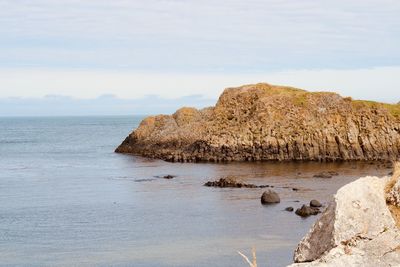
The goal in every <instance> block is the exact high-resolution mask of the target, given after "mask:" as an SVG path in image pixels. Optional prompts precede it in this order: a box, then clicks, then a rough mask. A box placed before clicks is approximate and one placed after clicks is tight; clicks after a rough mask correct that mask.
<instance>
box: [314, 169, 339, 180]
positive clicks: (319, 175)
mask: <svg viewBox="0 0 400 267" xmlns="http://www.w3.org/2000/svg"><path fill="white" fill-rule="evenodd" d="M337 175H339V173H337V172H335V171H328V172H320V173H317V174H315V175H314V178H332V177H333V176H337Z"/></svg>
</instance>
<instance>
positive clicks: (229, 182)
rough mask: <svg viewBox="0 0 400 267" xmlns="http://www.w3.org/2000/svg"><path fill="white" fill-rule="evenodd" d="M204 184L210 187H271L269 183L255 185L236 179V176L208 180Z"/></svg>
mask: <svg viewBox="0 0 400 267" xmlns="http://www.w3.org/2000/svg"><path fill="white" fill-rule="evenodd" d="M204 186H208V187H220V188H226V187H231V188H265V187H269V185H255V184H246V183H244V182H242V181H240V180H237V179H235V178H234V177H226V178H220V179H219V180H217V181H208V182H206V183H205V184H204Z"/></svg>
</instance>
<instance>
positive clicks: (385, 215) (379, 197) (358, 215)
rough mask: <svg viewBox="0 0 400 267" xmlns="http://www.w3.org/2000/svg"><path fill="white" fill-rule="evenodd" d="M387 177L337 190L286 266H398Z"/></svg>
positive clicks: (397, 234)
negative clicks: (386, 196) (292, 260)
mask: <svg viewBox="0 0 400 267" xmlns="http://www.w3.org/2000/svg"><path fill="white" fill-rule="evenodd" d="M389 180H390V179H389V177H385V178H378V177H365V178H360V179H358V180H357V181H355V182H352V183H350V184H348V185H345V186H344V187H342V188H341V189H339V191H338V192H337V194H336V195H335V197H334V201H333V202H332V203H331V204H330V205H329V206H328V208H327V209H326V211H325V212H324V213H323V214H322V216H321V217H320V218H319V219H318V220H317V222H316V223H315V224H314V225H313V226H312V228H311V230H310V232H309V233H308V234H307V235H306V236H305V237H304V238H303V240H302V241H301V242H300V243H299V245H298V246H297V248H296V251H295V254H294V261H295V262H297V264H293V265H290V266H291V267H311V266H321V267H322V266H326V267H329V266H349V267H351V266H371V267H372V266H400V231H399V229H398V227H397V226H396V222H395V220H394V218H393V216H392V214H391V212H390V211H389V209H388V206H387V205H386V199H385V187H386V185H387V183H388V181H389Z"/></svg>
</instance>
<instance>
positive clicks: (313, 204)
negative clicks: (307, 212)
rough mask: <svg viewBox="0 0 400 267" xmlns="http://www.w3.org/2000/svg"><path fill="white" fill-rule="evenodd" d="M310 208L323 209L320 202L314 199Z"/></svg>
mask: <svg viewBox="0 0 400 267" xmlns="http://www.w3.org/2000/svg"><path fill="white" fill-rule="evenodd" d="M310 207H313V208H320V207H322V204H321V203H320V202H319V201H318V200H316V199H313V200H311V201H310Z"/></svg>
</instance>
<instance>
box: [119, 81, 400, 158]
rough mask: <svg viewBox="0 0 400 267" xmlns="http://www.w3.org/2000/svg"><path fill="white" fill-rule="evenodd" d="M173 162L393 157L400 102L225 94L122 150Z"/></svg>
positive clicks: (286, 92) (285, 92) (146, 129)
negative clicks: (391, 103)
mask: <svg viewBox="0 0 400 267" xmlns="http://www.w3.org/2000/svg"><path fill="white" fill-rule="evenodd" d="M116 152H120V153H133V154H138V155H142V156H147V157H152V158H161V159H164V160H169V161H182V162H196V161H214V162H219V161H245V160H248V161H256V160H322V161H332V160H390V159H395V158H398V157H399V155H400V105H389V104H382V103H375V102H368V101H354V100H352V99H351V98H343V97H341V96H340V95H338V94H335V93H329V92H318V93H311V92H307V91H304V90H300V89H295V88H290V87H283V86H273V85H269V84H255V85H246V86H242V87H238V88H228V89H225V91H224V92H223V94H222V95H221V96H220V98H219V100H218V102H217V104H216V105H215V107H211V108H206V109H203V110H196V109H193V108H182V109H179V110H178V111H177V112H176V113H175V114H173V115H172V116H167V115H159V116H154V117H148V118H146V119H144V120H143V121H142V122H141V124H140V126H139V127H138V128H137V129H136V130H135V131H134V132H132V133H131V134H130V135H129V136H128V137H127V138H126V139H125V141H124V142H123V143H122V144H121V145H120V146H119V147H118V148H117V149H116Z"/></svg>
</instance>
